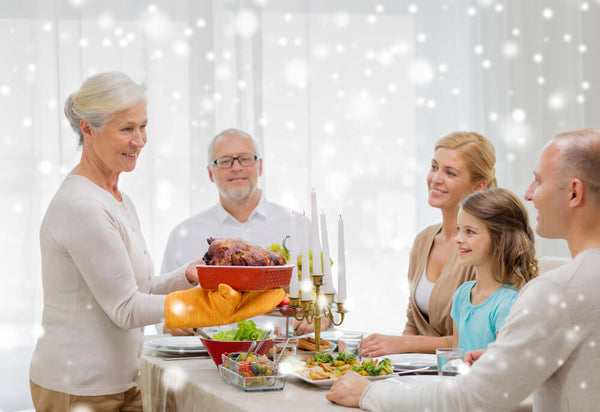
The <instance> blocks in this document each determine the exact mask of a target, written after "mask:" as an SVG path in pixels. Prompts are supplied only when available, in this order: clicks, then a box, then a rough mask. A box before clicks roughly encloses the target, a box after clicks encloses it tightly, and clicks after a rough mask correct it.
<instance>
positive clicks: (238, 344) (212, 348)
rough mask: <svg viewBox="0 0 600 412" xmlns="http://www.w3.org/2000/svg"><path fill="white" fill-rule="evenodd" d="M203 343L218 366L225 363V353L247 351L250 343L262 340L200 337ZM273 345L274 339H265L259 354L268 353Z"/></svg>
mask: <svg viewBox="0 0 600 412" xmlns="http://www.w3.org/2000/svg"><path fill="white" fill-rule="evenodd" d="M200 340H201V341H202V344H203V345H204V347H205V348H206V351H207V352H208V354H209V355H210V357H211V358H212V360H213V362H214V363H215V365H217V368H218V367H219V365H220V364H222V363H223V358H222V357H221V355H222V354H224V353H233V352H247V351H248V349H250V345H251V344H252V342H256V344H257V345H258V343H259V342H260V341H253V340H243V341H224V340H208V339H204V338H200ZM271 346H273V340H272V339H265V341H264V343H263V345H262V346H261V347H260V350H259V351H258V352H257V354H258V355H264V354H266V353H267V352H268V351H269V349H271Z"/></svg>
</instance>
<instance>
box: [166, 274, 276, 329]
mask: <svg viewBox="0 0 600 412" xmlns="http://www.w3.org/2000/svg"><path fill="white" fill-rule="evenodd" d="M284 296H285V291H284V290H283V289H272V290H267V291H261V292H238V291H237V290H234V289H232V288H231V287H230V286H229V285H225V284H222V283H221V284H219V288H218V290H205V289H202V288H193V289H187V290H181V291H178V292H173V293H170V294H168V295H167V298H166V300H165V327H167V328H169V329H177V328H202V327H205V326H217V325H227V324H229V323H235V322H239V321H240V320H244V319H248V318H251V317H254V316H258V315H262V314H264V313H267V312H270V311H272V310H273V309H274V308H275V307H276V306H277V305H278V304H279V303H280V302H281V300H282V299H283V297H284Z"/></svg>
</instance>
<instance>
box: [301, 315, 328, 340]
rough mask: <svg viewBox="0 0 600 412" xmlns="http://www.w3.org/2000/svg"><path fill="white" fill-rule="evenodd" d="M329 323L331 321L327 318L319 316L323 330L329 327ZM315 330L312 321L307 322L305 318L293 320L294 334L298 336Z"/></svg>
mask: <svg viewBox="0 0 600 412" xmlns="http://www.w3.org/2000/svg"><path fill="white" fill-rule="evenodd" d="M330 325H331V322H330V321H329V319H327V318H325V317H323V318H321V330H325V329H327V328H329V326H330ZM314 331H315V324H314V322H313V323H311V324H309V323H308V322H307V321H306V320H305V319H303V320H301V321H298V320H294V335H296V336H299V335H304V334H306V333H312V332H314Z"/></svg>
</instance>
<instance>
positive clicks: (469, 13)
mask: <svg viewBox="0 0 600 412" xmlns="http://www.w3.org/2000/svg"><path fill="white" fill-rule="evenodd" d="M476 15H477V9H476V8H475V7H469V8H468V9H467V16H469V17H474V16H476Z"/></svg>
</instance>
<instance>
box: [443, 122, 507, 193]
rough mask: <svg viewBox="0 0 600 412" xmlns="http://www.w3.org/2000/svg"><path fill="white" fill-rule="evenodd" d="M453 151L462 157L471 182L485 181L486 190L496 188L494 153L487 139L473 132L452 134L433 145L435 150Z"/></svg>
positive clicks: (492, 146)
mask: <svg viewBox="0 0 600 412" xmlns="http://www.w3.org/2000/svg"><path fill="white" fill-rule="evenodd" d="M440 148H445V149H454V150H457V151H458V152H460V154H461V155H462V157H463V159H464V161H465V163H466V164H467V167H468V168H469V172H470V174H471V180H472V181H473V182H475V183H478V182H480V181H485V183H486V189H490V188H494V187H497V186H498V182H497V181H496V176H495V174H496V170H495V169H494V165H495V164H496V151H495V150H494V145H493V144H492V142H490V141H489V140H488V139H487V138H485V137H483V136H482V135H480V134H479V133H475V132H453V133H450V134H449V135H448V136H444V137H442V138H441V139H439V140H438V141H437V142H436V143H435V149H434V150H437V149H440Z"/></svg>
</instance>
